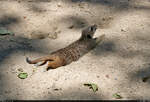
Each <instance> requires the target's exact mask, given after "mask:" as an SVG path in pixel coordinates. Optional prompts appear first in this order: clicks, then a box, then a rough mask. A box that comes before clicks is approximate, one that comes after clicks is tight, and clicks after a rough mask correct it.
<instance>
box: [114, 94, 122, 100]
mask: <svg viewBox="0 0 150 102" xmlns="http://www.w3.org/2000/svg"><path fill="white" fill-rule="evenodd" d="M113 97H114V98H116V99H121V98H122V97H121V96H120V95H119V94H117V93H115V94H113Z"/></svg>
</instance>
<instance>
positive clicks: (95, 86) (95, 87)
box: [84, 83, 98, 92]
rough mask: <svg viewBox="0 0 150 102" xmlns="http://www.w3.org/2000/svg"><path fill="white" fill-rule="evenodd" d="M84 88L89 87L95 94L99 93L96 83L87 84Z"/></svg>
mask: <svg viewBox="0 0 150 102" xmlns="http://www.w3.org/2000/svg"><path fill="white" fill-rule="evenodd" d="M84 86H88V87H89V88H90V89H92V90H93V91H94V92H96V91H98V86H97V85H96V84H94V83H85V84H84Z"/></svg>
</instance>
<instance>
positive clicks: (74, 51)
mask: <svg viewBox="0 0 150 102" xmlns="http://www.w3.org/2000/svg"><path fill="white" fill-rule="evenodd" d="M96 29H97V26H96V25H92V26H89V27H87V28H85V29H83V30H82V35H81V37H80V38H79V40H77V41H75V42H74V43H72V44H70V45H68V46H67V47H65V48H62V49H60V50H57V51H55V52H53V53H51V54H50V55H48V56H45V57H41V58H39V59H36V60H33V61H31V60H29V59H28V58H26V61H27V62H28V63H29V64H37V63H39V62H41V63H40V64H39V65H43V64H45V63H46V62H47V61H48V65H47V70H48V69H49V68H53V69H55V68H58V67H60V66H64V65H67V64H70V63H71V62H72V61H77V60H78V59H79V58H80V57H81V56H83V55H84V54H86V53H87V52H89V51H90V50H91V49H93V48H95V47H96V45H97V44H98V43H100V42H101V41H102V40H103V38H104V35H102V36H100V37H98V38H93V35H94V33H95V31H96Z"/></svg>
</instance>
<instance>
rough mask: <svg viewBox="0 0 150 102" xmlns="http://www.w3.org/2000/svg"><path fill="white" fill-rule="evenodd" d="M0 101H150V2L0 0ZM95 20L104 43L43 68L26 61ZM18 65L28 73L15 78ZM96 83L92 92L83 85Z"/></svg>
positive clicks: (66, 41)
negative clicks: (4, 33) (66, 61)
mask: <svg viewBox="0 0 150 102" xmlns="http://www.w3.org/2000/svg"><path fill="white" fill-rule="evenodd" d="M0 5H1V7H0V12H1V13H0V27H1V28H5V29H9V30H11V31H13V32H14V33H15V36H0V99H1V100H2V99H23V100H27V99H28V100H33V99H38V100H41V99H43V100H47V99H49V100H50V99H59V100H63V99H73V100H76V99H94V100H97V99H105V100H107V99H108V100H114V99H115V98H114V97H113V96H112V95H113V94H114V93H118V94H120V95H121V96H122V97H123V98H122V99H123V100H125V99H150V80H148V81H147V82H145V83H144V82H142V78H143V77H145V76H148V75H150V0H0ZM94 23H95V24H97V25H98V27H99V28H98V30H97V32H96V34H95V36H99V35H101V34H105V35H106V39H105V41H104V42H103V44H101V45H98V46H97V47H96V48H95V49H94V50H92V51H90V52H89V53H88V54H86V55H85V56H83V57H82V58H81V59H80V60H78V61H76V62H73V63H71V64H70V65H67V66H63V67H60V68H58V69H54V70H49V71H45V67H46V66H45V65H44V66H41V67H35V66H34V65H30V64H27V63H26V61H25V57H26V56H28V57H31V58H33V59H34V58H38V57H40V56H43V55H46V54H49V53H51V52H53V51H55V50H57V49H60V48H63V47H65V46H67V45H68V44H70V43H72V42H73V41H75V40H76V39H78V38H79V36H80V35H81V30H82V29H83V27H85V26H88V25H90V24H94ZM18 69H22V70H23V71H24V72H27V73H28V78H26V79H19V78H18V77H17V75H18V73H20V72H19V71H18ZM87 82H91V83H95V84H97V85H98V87H99V90H98V91H97V92H95V93H94V92H93V91H92V90H91V89H89V88H88V87H85V86H83V84H84V83H87Z"/></svg>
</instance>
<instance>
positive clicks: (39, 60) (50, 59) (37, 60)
mask: <svg viewBox="0 0 150 102" xmlns="http://www.w3.org/2000/svg"><path fill="white" fill-rule="evenodd" d="M53 60H54V57H53V56H45V57H41V58H38V59H35V60H30V59H29V58H28V57H26V62H27V63H29V64H36V63H38V62H42V61H44V62H47V61H53Z"/></svg>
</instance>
